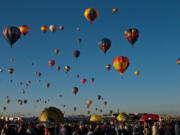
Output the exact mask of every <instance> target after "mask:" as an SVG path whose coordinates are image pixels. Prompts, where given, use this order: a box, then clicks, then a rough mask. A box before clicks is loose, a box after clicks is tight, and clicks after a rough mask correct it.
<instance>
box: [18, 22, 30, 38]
mask: <svg viewBox="0 0 180 135" xmlns="http://www.w3.org/2000/svg"><path fill="white" fill-rule="evenodd" d="M19 30H20V32H21V33H22V34H23V35H24V36H25V35H26V34H28V33H29V30H30V29H29V27H28V26H27V25H22V26H20V27H19Z"/></svg>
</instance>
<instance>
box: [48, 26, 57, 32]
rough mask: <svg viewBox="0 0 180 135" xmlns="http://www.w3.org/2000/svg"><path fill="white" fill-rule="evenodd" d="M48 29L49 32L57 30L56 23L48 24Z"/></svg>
mask: <svg viewBox="0 0 180 135" xmlns="http://www.w3.org/2000/svg"><path fill="white" fill-rule="evenodd" d="M49 30H50V31H51V32H55V31H56V30H57V26H56V25H50V26H49Z"/></svg>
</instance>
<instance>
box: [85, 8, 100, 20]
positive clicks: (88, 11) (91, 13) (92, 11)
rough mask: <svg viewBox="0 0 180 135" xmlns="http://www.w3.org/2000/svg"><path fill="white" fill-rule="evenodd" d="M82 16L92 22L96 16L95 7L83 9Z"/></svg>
mask: <svg viewBox="0 0 180 135" xmlns="http://www.w3.org/2000/svg"><path fill="white" fill-rule="evenodd" d="M84 16H85V17H86V19H87V20H88V21H90V22H91V23H92V22H93V21H94V20H96V18H97V17H98V11H97V10H96V9H95V8H87V9H86V10H85V11H84Z"/></svg>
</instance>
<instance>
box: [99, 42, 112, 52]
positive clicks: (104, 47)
mask: <svg viewBox="0 0 180 135" xmlns="http://www.w3.org/2000/svg"><path fill="white" fill-rule="evenodd" d="M98 46H99V47H100V49H101V50H102V51H103V52H104V54H106V52H107V51H108V50H109V48H110V47H111V41H110V40H109V39H108V38H103V39H102V40H100V41H99V42H98Z"/></svg>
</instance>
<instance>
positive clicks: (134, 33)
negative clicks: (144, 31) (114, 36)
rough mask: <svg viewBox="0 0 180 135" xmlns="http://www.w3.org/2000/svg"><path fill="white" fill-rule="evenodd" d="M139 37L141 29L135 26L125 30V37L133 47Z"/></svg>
mask: <svg viewBox="0 0 180 135" xmlns="http://www.w3.org/2000/svg"><path fill="white" fill-rule="evenodd" d="M138 37H139V31H138V30H137V29H135V28H131V29H128V30H126V31H125V38H126V39H127V40H128V42H129V43H130V44H131V46H132V47H133V45H134V43H135V42H136V40H137V39H138Z"/></svg>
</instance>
